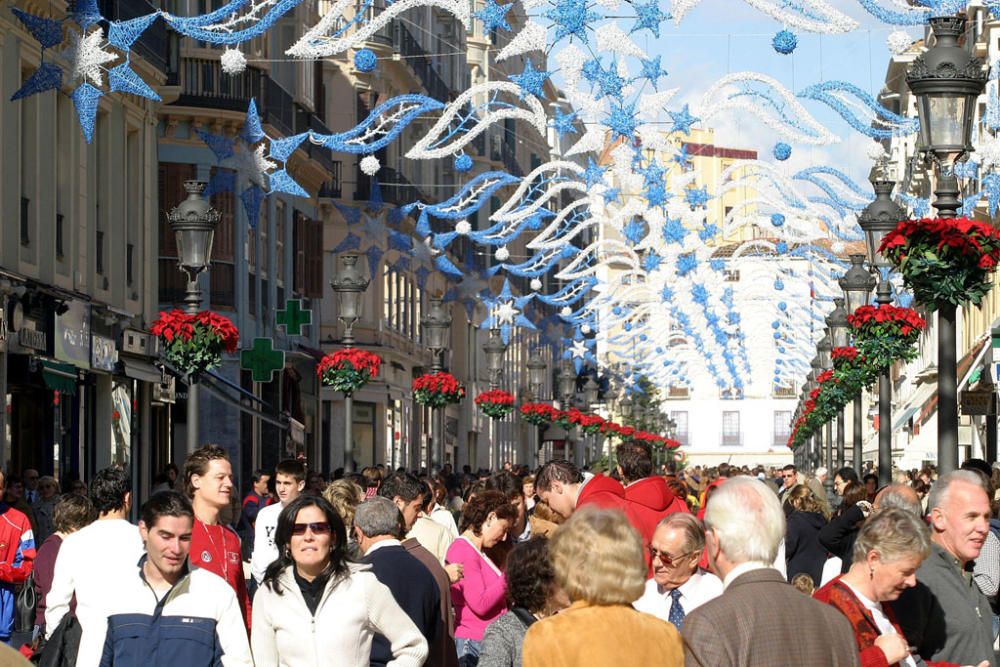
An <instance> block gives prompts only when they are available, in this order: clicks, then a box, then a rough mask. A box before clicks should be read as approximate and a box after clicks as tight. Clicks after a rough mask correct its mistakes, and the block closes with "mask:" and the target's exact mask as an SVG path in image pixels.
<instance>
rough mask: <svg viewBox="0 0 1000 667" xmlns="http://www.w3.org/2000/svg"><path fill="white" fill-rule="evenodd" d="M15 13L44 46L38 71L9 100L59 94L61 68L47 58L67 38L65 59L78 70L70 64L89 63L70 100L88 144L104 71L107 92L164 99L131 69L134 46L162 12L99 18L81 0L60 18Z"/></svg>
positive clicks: (89, 1) (90, 1)
mask: <svg viewBox="0 0 1000 667" xmlns="http://www.w3.org/2000/svg"><path fill="white" fill-rule="evenodd" d="M11 11H12V12H13V13H14V16H16V17H17V19H18V21H20V22H21V24H22V25H23V26H24V27H25V29H27V31H28V32H29V33H30V34H31V36H32V37H34V38H35V40H36V41H37V42H38V44H39V45H40V46H41V62H40V63H39V65H38V69H36V70H35V71H34V72H32V74H31V76H29V77H28V79H27V80H26V81H25V82H24V84H23V85H22V86H21V87H20V88H19V89H18V90H17V91H15V92H14V94H13V95H12V96H11V101H15V100H19V99H21V98H24V97H29V96H31V95H36V94H38V93H42V92H45V91H47V90H59V89H60V88H61V87H62V85H63V70H62V68H61V67H60V66H59V65H56V64H54V63H51V62H48V61H47V60H46V55H47V54H46V51H48V50H49V49H53V48H55V47H58V46H61V45H62V44H63V42H64V38H65V37H68V38H69V40H70V41H69V44H68V45H67V46H66V47H64V48H63V49H62V56H63V57H64V58H66V59H68V60H70V61H71V62H70V65H71V66H75V62H72V61H76V62H80V63H83V64H84V65H85V67H84V69H85V70H86V72H85V73H84V74H83V76H82V80H81V81H80V82H79V85H78V86H77V87H76V88H74V90H73V92H72V93H70V97H71V98H72V100H73V106H74V108H75V109H76V115H77V120H78V121H79V123H80V129H81V130H82V131H83V135H84V138H85V139H86V141H87V143H88V144H89V143H90V142H91V141H92V140H93V137H94V126H95V124H96V121H97V109H98V106H99V102H100V98H101V97H103V96H104V95H105V91H104V90H103V89H102V88H103V76H102V72H104V71H106V72H107V75H108V79H107V90H108V92H112V93H114V92H123V93H130V94H132V95H137V96H139V97H145V98H147V99H151V100H156V101H159V100H160V96H159V95H158V94H157V93H156V91H154V90H153V89H152V88H150V86H149V84H147V83H146V82H145V81H143V80H142V78H141V77H140V76H139V75H138V74H137V73H136V72H135V71H134V70H133V69H132V68H131V49H132V45H133V44H134V43H135V41H136V40H137V39H139V37H140V36H141V35H142V33H143V32H144V31H145V30H146V29H147V28H148V27H149V26H150V25H152V24H153V22H154V21H156V19H157V18H158V17H159V13H157V12H153V13H151V14H147V15H145V16H139V17H137V18H133V19H129V20H126V21H109V20H107V19H105V18H104V17H103V16H102V15H101V12H100V10H99V9H98V7H97V2H96V0H77V1H76V2H73V3H70V12H69V15H68V16H67V17H66V18H64V19H60V20H53V19H49V18H45V17H41V16H35V15H33V14H29V13H27V12H24V11H22V10H20V9H17V8H16V7H15V8H11ZM66 22H72V23H75V24H76V26H77V28H78V29H74V28H68V29H65V30H64V25H63V24H64V23H66ZM102 23H104V24H106V25H107V36H106V37H105V28H104V26H102V25H100V24H102ZM95 26H97V27H96V28H95ZM91 28H94V29H93V30H91ZM109 47H114V49H117V50H118V51H119V52H120V53H117V54H116V53H114V52H113V51H110V50H108V49H109ZM119 59H120V60H121V61H120V62H119V63H118V64H117V65H115V66H114V67H112V68H111V69H106V67H105V64H106V63H107V64H110V63H112V62H115V61H118V60H119ZM71 83H74V82H72V81H71Z"/></svg>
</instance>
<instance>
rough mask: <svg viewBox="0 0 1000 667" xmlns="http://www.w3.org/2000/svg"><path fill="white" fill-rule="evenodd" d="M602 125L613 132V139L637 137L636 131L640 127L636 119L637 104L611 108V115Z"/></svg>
mask: <svg viewBox="0 0 1000 667" xmlns="http://www.w3.org/2000/svg"><path fill="white" fill-rule="evenodd" d="M601 124H602V125H604V126H605V127H607V128H608V129H610V130H611V134H612V137H611V138H612V139H617V138H619V137H620V138H622V139H631V138H632V137H634V136H635V130H636V128H637V127H638V126H639V121H638V119H637V118H636V113H635V102H632V103H631V104H627V105H626V104H620V103H619V104H615V105H614V106H612V108H611V113H609V114H608V117H607V118H605V119H604V120H603V121H602V122H601Z"/></svg>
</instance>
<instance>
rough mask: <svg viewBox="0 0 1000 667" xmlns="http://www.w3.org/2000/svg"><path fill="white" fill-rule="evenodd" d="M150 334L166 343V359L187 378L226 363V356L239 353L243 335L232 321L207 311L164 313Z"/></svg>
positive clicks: (164, 353) (151, 328)
mask: <svg viewBox="0 0 1000 667" xmlns="http://www.w3.org/2000/svg"><path fill="white" fill-rule="evenodd" d="M150 331H151V332H152V333H153V335H154V336H156V337H158V338H159V339H160V341H161V342H162V343H163V356H164V357H165V358H166V360H167V361H168V362H170V364H171V365H172V366H173V367H174V368H176V369H177V370H179V371H181V372H182V373H184V374H185V375H197V374H198V373H204V372H205V371H208V370H211V369H213V368H215V367H216V366H218V365H219V364H221V363H222V353H223V352H227V353H229V354H232V353H234V352H236V346H237V345H238V344H239V340H240V332H239V331H238V330H237V329H236V327H235V326H233V323H232V322H231V321H229V319H228V318H225V317H223V316H222V315H217V314H216V313H213V312H212V311H209V310H203V311H201V312H200V313H196V314H194V315H192V314H189V313H185V312H184V311H183V310H177V309H174V310H172V311H170V312H169V313H165V312H161V313H160V317H159V319H157V320H156V321H155V322H153V326H152V327H150Z"/></svg>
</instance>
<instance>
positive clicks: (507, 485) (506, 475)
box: [486, 470, 524, 502]
mask: <svg viewBox="0 0 1000 667" xmlns="http://www.w3.org/2000/svg"><path fill="white" fill-rule="evenodd" d="M486 488H487V489H489V490H490V491H499V492H500V493H502V494H503V495H504V497H505V498H507V500H508V501H509V502H514V501H515V500H517V499H518V498H523V497H524V482H523V481H522V480H521V478H520V477H517V476H516V475H514V474H513V473H510V472H507V471H506V470H501V471H500V472H498V473H496V474H495V475H493V476H492V477H490V478H489V479H488V480H486Z"/></svg>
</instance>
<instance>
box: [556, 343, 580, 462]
mask: <svg viewBox="0 0 1000 667" xmlns="http://www.w3.org/2000/svg"><path fill="white" fill-rule="evenodd" d="M557 380H558V381H559V396H560V397H561V398H562V407H563V410H569V409H570V408H572V407H573V399H574V398H575V397H576V371H574V370H573V362H572V361H570V360H569V359H564V360H563V361H561V362H560V363H559V375H558V377H557ZM575 435H576V427H575V426H571V427H570V428H567V429H566V444H567V445H569V444H570V443H572V446H573V461H574V462H575V463H576V464H577V467H580V466H582V465H583V452H582V451H580V449H579V447H578V445H577V443H576V437H575ZM566 458H567V459H568V458H569V452H567V453H566Z"/></svg>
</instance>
